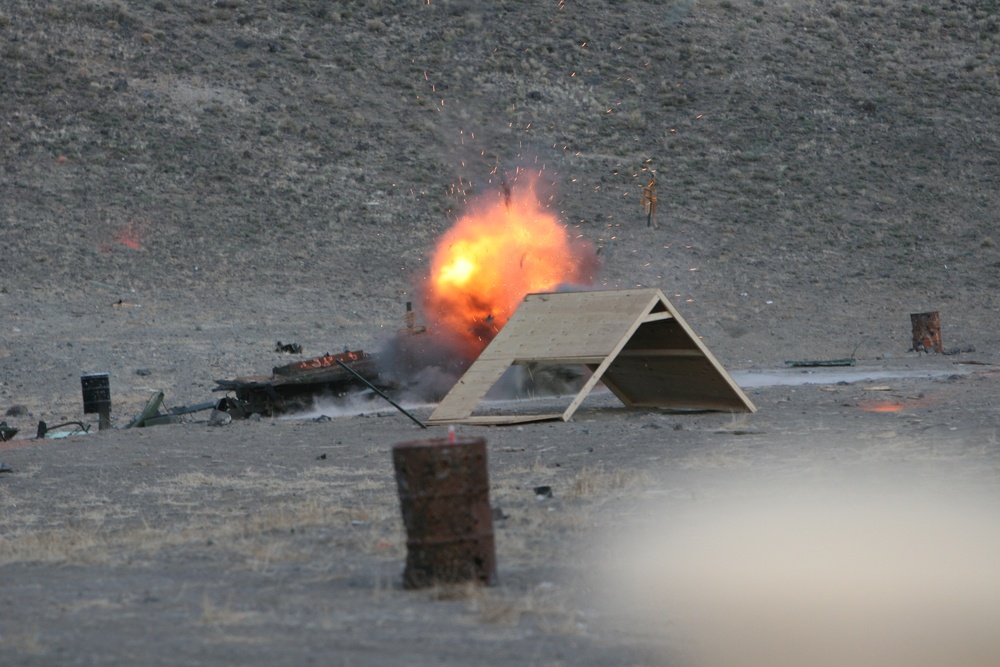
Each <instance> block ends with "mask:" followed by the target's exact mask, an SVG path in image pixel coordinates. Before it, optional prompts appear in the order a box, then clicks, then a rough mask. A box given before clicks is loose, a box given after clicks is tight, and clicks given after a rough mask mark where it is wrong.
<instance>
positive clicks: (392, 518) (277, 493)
mask: <svg viewBox="0 0 1000 667" xmlns="http://www.w3.org/2000/svg"><path fill="white" fill-rule="evenodd" d="M130 495H131V496H132V497H131V498H128V499H127V500H128V501H129V503H130V506H129V507H126V506H123V505H122V504H121V503H115V502H113V501H112V500H111V499H109V498H107V497H98V496H92V497H90V498H84V499H81V500H80V501H79V502H78V503H75V504H74V505H73V506H70V504H68V503H67V504H66V509H67V510H73V509H77V508H78V507H80V506H83V507H85V508H86V509H85V510H84V511H82V512H78V513H77V514H76V515H75V516H73V517H72V518H71V520H70V521H69V522H68V523H69V525H63V526H59V527H53V526H52V525H51V521H54V519H53V518H52V517H51V516H45V517H43V516H40V515H39V514H38V513H37V511H27V512H25V513H23V514H17V513H14V514H13V515H11V516H10V521H9V523H8V525H7V526H6V533H7V534H6V535H5V536H4V537H2V538H0V564H5V563H13V562H50V563H52V562H54V563H108V562H119V561H121V560H122V559H127V558H130V557H133V556H137V555H144V556H146V557H151V556H153V555H154V554H155V553H157V552H159V551H162V550H164V549H168V548H172V547H178V546H183V545H191V544H199V543H206V542H209V541H210V542H211V543H212V544H213V545H215V546H216V547H217V548H220V549H224V550H226V551H227V552H229V553H230V554H231V555H234V556H236V557H238V559H241V560H242V561H243V562H244V563H245V564H246V566H247V567H249V568H250V569H252V570H254V571H265V570H266V569H267V568H268V567H269V566H270V564H272V563H275V562H288V561H296V560H304V559H307V558H309V557H310V556H311V553H310V550H309V546H310V545H308V544H306V545H304V546H303V545H301V544H299V543H298V542H299V540H297V535H296V534H297V533H299V534H301V532H302V531H303V530H306V529H327V528H333V529H336V530H338V531H339V532H338V534H337V538H336V539H337V541H339V542H341V543H342V544H344V545H345V546H349V547H350V548H352V549H356V550H359V551H361V552H362V553H367V554H379V555H396V554H397V553H398V551H399V547H398V545H399V544H401V542H402V540H401V538H400V530H401V527H400V526H399V523H400V522H399V520H398V502H397V500H396V497H395V495H394V489H393V488H392V487H390V486H389V485H388V484H386V483H385V482H384V481H378V480H377V479H376V476H375V475H374V474H373V473H372V472H371V471H366V470H354V471H347V470H343V469H336V468H326V469H319V470H310V471H306V472H304V473H302V474H300V475H297V476H296V477H294V478H292V479H287V478H284V477H279V476H276V475H265V474H262V473H258V472H254V471H248V472H247V473H244V474H242V475H238V476H218V475H211V474H205V473H200V472H198V473H185V474H182V475H178V476H176V477H173V478H170V479H167V480H164V481H162V482H158V483H151V484H146V485H143V486H140V487H136V488H135V489H133V490H132V493H131V494H130ZM136 497H138V499H139V500H141V503H142V505H143V506H145V507H154V508H168V509H170V510H171V513H170V514H169V515H168V517H169V518H165V519H164V518H153V517H149V518H144V519H143V520H142V521H138V522H137V521H136V520H135V517H136V509H135V506H134V501H135V499H136ZM10 502H11V504H14V503H13V501H10ZM57 506H61V505H57ZM174 508H180V509H181V510H183V511H182V512H173V511H172V510H173V509H174ZM256 508H267V509H256ZM42 521H45V522H47V523H48V525H39V524H40V523H41V522H42ZM393 547H395V549H394V548H393Z"/></svg>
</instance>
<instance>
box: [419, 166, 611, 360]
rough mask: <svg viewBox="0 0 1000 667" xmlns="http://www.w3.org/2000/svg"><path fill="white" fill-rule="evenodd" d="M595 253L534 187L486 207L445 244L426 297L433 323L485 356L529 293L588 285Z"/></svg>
mask: <svg viewBox="0 0 1000 667" xmlns="http://www.w3.org/2000/svg"><path fill="white" fill-rule="evenodd" d="M597 268H598V261H597V256H596V254H595V252H594V249H593V247H592V246H591V244H590V243H588V242H586V241H580V240H576V239H573V238H571V237H570V236H569V234H568V232H567V230H566V227H565V226H564V225H563V224H562V223H560V222H559V220H558V219H557V218H556V217H555V216H554V215H553V214H552V213H550V212H549V211H547V210H546V209H545V207H543V206H542V204H541V203H540V202H539V201H538V197H537V196H536V194H535V189H534V184H531V185H528V186H524V187H519V188H516V189H514V190H510V189H505V191H504V194H503V196H502V197H501V196H498V197H497V198H496V199H494V200H493V201H489V202H484V203H482V204H481V205H480V206H479V207H477V208H476V210H474V211H471V212H469V213H467V214H466V215H465V216H463V217H462V218H461V219H460V220H459V221H458V222H457V223H455V226H454V227H452V228H451V229H450V230H449V231H448V232H447V233H446V234H445V235H444V236H443V237H442V238H441V241H440V242H439V243H438V246H437V249H436V250H435V253H434V258H433V260H432V263H431V275H430V277H429V279H428V281H427V288H426V291H425V294H424V309H425V312H426V313H427V316H428V320H429V321H430V322H433V323H434V324H435V326H436V327H438V328H440V329H443V330H444V331H445V332H448V333H452V334H455V335H457V336H458V337H459V338H460V339H461V340H462V341H463V342H464V343H466V345H467V347H468V348H469V349H468V350H465V351H464V352H471V353H473V354H474V355H478V354H479V352H481V351H482V350H483V348H485V347H486V345H487V344H488V343H489V342H490V341H491V340H492V339H493V336H495V335H496V333H497V332H498V331H500V329H501V328H502V327H503V325H504V324H506V323H507V320H508V318H510V316H511V315H512V314H513V312H514V311H515V310H517V307H518V305H519V304H520V303H521V301H522V300H523V299H524V296H525V295H526V294H530V293H532V292H547V291H553V290H555V289H556V288H558V287H560V286H565V285H581V286H582V285H589V284H591V283H592V282H593V280H594V278H595V276H596V272H597Z"/></svg>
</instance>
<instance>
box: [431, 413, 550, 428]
mask: <svg viewBox="0 0 1000 667" xmlns="http://www.w3.org/2000/svg"><path fill="white" fill-rule="evenodd" d="M561 418H562V415H561V414H558V413H557V414H544V415H471V416H469V417H465V418H464V419H456V420H451V421H449V420H433V419H428V420H427V423H428V424H432V425H435V426H436V425H444V424H472V425H479V426H505V425H507V424H530V423H532V422H548V421H555V420H557V419H561Z"/></svg>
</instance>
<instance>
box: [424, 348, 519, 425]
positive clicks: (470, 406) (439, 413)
mask: <svg viewBox="0 0 1000 667" xmlns="http://www.w3.org/2000/svg"><path fill="white" fill-rule="evenodd" d="M510 363H511V362H510V361H509V360H504V359H485V360H484V359H482V358H480V359H477V360H476V362H475V363H473V364H472V366H471V367H470V368H469V370H467V371H466V372H465V375H463V376H462V377H461V378H460V379H459V381H458V382H457V383H456V384H455V386H454V387H452V388H451V390H450V391H449V392H448V394H447V395H446V396H445V397H444V398H443V399H442V400H441V402H440V403H439V404H438V406H437V408H436V409H435V410H434V412H433V413H432V414H431V416H430V419H428V422H440V421H441V420H446V419H447V420H454V419H463V418H465V417H468V416H469V415H471V414H472V411H473V410H475V409H476V406H477V405H479V403H480V402H481V401H482V400H483V398H485V396H486V393H487V392H488V391H489V390H490V388H491V387H493V385H495V384H496V383H497V381H498V380H499V379H500V377H501V376H502V375H503V374H504V372H505V371H506V370H507V369H508V368H509V367H510Z"/></svg>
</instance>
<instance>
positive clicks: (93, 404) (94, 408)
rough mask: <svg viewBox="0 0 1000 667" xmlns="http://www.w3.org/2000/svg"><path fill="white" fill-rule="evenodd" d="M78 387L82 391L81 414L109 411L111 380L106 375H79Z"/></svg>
mask: <svg viewBox="0 0 1000 667" xmlns="http://www.w3.org/2000/svg"><path fill="white" fill-rule="evenodd" d="M80 386H81V388H82V389H83V413H84V414H87V415H89V414H93V413H95V412H98V413H99V412H101V410H102V408H103V409H104V410H106V411H110V410H111V379H110V377H109V376H108V374H107V373H95V374H93V375H81V376H80Z"/></svg>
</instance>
